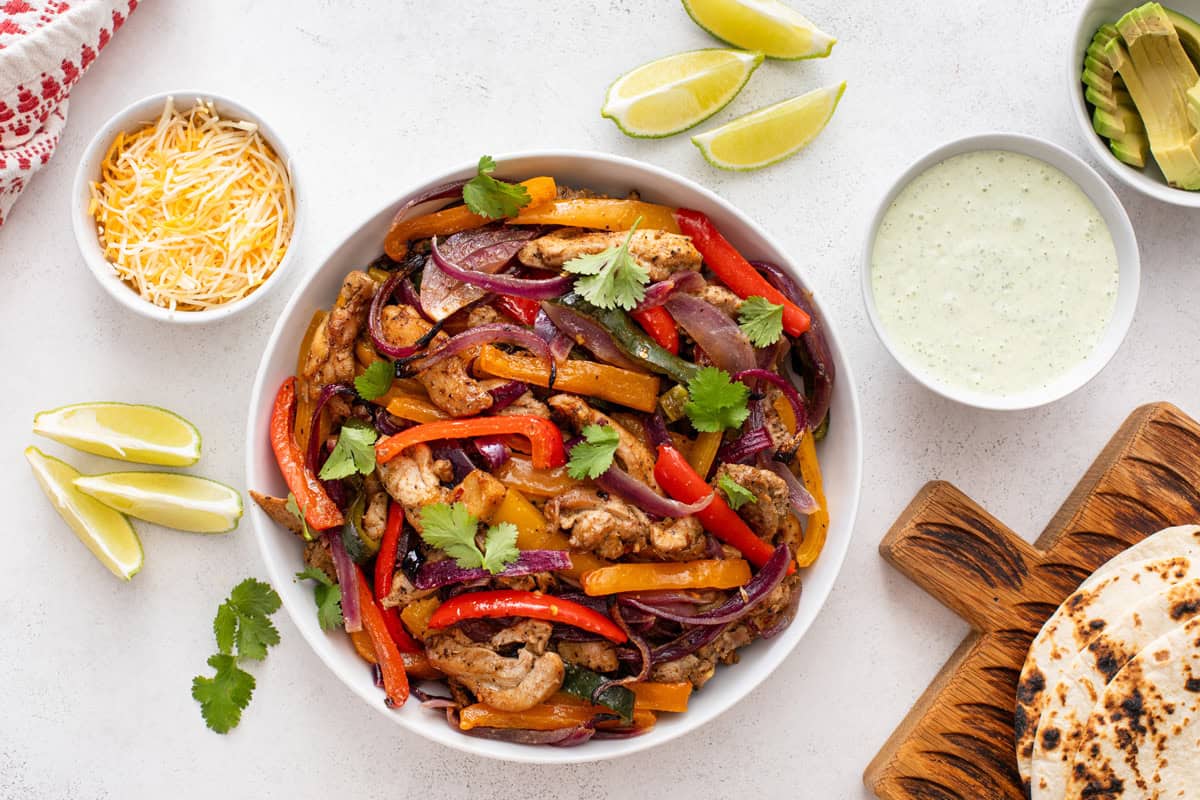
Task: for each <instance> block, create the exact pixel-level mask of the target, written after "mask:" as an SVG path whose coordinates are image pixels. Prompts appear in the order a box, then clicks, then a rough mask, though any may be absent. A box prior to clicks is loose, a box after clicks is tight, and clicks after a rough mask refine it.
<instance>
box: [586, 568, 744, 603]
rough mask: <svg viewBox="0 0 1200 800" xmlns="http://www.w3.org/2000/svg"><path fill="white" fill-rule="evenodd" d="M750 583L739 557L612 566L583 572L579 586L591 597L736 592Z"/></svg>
mask: <svg viewBox="0 0 1200 800" xmlns="http://www.w3.org/2000/svg"><path fill="white" fill-rule="evenodd" d="M749 581H750V565H749V564H748V563H747V562H745V561H743V560H742V559H740V558H725V559H703V560H700V561H676V562H661V563H660V562H643V563H635V564H613V565H612V566H608V567H601V568H600V569H594V570H592V571H591V572H587V573H584V576H583V579H582V580H581V581H580V585H581V586H582V587H583V592H584V594H587V595H590V596H592V597H597V596H601V595H608V594H619V593H621V592H653V591H658V590H659V589H736V588H737V587H739V586H744V585H745V584H746V583H748V582H749Z"/></svg>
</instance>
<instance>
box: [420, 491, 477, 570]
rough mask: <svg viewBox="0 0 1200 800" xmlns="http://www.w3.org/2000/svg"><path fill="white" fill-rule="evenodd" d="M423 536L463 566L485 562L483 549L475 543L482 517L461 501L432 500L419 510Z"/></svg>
mask: <svg viewBox="0 0 1200 800" xmlns="http://www.w3.org/2000/svg"><path fill="white" fill-rule="evenodd" d="M420 517H421V538H422V539H424V540H425V543H426V544H428V545H429V546H430V547H436V548H438V549H440V550H443V551H445V553H446V555H448V556H450V557H451V558H453V559H454V561H455V563H457V564H458V565H459V566H460V567H462V568H463V569H474V568H476V567H482V566H483V553H481V552H479V547H478V546H477V545H476V544H475V534H476V533H477V532H478V530H479V518H478V517H476V516H475V515H474V514H472V513H471V512H470V511H468V510H467V507H466V506H465V505H463V504H462V503H455V504H453V505H446V504H445V503H431V504H429V505H427V506H425V507H423V508H422V509H421V511H420Z"/></svg>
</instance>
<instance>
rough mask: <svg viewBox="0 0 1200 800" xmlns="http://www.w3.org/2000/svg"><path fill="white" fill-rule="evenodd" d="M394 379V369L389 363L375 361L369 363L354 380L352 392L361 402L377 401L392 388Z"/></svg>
mask: <svg viewBox="0 0 1200 800" xmlns="http://www.w3.org/2000/svg"><path fill="white" fill-rule="evenodd" d="M395 377H396V368H395V367H394V366H392V362H390V361H382V360H376V361H372V362H371V366H369V367H367V368H366V370H364V371H363V373H362V374H361V375H359V376H358V377H357V378H355V379H354V391H356V392H358V396H359V397H361V398H362V399H363V400H377V399H379V398H380V397H383V396H384V395H385V394H387V391H388V389H391V388H392V379H393V378H395Z"/></svg>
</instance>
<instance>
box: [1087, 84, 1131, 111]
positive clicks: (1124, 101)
mask: <svg viewBox="0 0 1200 800" xmlns="http://www.w3.org/2000/svg"><path fill="white" fill-rule="evenodd" d="M1083 97H1084V99H1085V100H1087V101H1088V102H1089V103H1091V104H1092V105H1094V106H1095V107H1096V108H1102V109H1104V110H1105V111H1107V112H1108V113H1110V114H1111V113H1113V112H1114V111H1116V110H1117V109H1118V108H1121V107H1124V108H1126V109H1128V110H1129V111H1132V112H1134V113H1137V108H1136V107H1135V106H1134V105H1133V98H1132V97H1130V96H1129V92H1127V91H1125V90H1124V89H1117V88H1115V86H1114V88H1113V90H1112V92H1111V93H1105V92H1099V91H1097V90H1095V89H1093V88H1092V87H1091V86H1089V87H1087V89H1086V90H1085V91H1084V93H1083Z"/></svg>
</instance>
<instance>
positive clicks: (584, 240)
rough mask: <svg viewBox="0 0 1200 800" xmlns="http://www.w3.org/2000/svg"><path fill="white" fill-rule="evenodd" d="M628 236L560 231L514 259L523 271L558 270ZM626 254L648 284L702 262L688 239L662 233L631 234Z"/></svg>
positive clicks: (612, 232)
mask: <svg viewBox="0 0 1200 800" xmlns="http://www.w3.org/2000/svg"><path fill="white" fill-rule="evenodd" d="M628 235H629V232H628V231H585V230H582V229H580V228H560V229H559V230H556V231H554V232H553V233H548V234H546V235H545V236H542V237H540V238H538V239H534V240H533V241H532V242H530V243H529V244H527V245H525V246H524V247H522V248H521V252H520V253H518V254H517V259H518V260H520V262H521V263H522V264H524V265H525V266H527V267H540V268H542V269H558V268H559V267H561V266H562V265H563V264H565V263H566V262H568V261H570V260H571V259H573V258H578V257H579V256H587V255H594V254H595V253H600V252H603V251H604V250H607V249H608V248H610V247H618V246H619V245H620V244H621V243H622V242H624V241H625V237H626V236H628ZM629 253H630V255H632V256H633V258H634V260H636V261H637V263H638V264H639V265H641V266H642V267H644V268H645V269H646V272H648V273H649V274H650V280H652V281H661V280H666V279H667V278H669V277H670V276H671V273H672V272H678V271H679V270H682V269H690V270H693V271H695V270H698V269H700V263H701V261H702V260H703V259H702V258H701V257H700V251H698V250H697V249H696V248H695V247H693V246H692V240H691V239H690V238H689V237H687V236H681V235H680V234H678V233H667V232H666V231H654V230H638V231H635V232H634V234H633V239H632V241H630V243H629Z"/></svg>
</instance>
